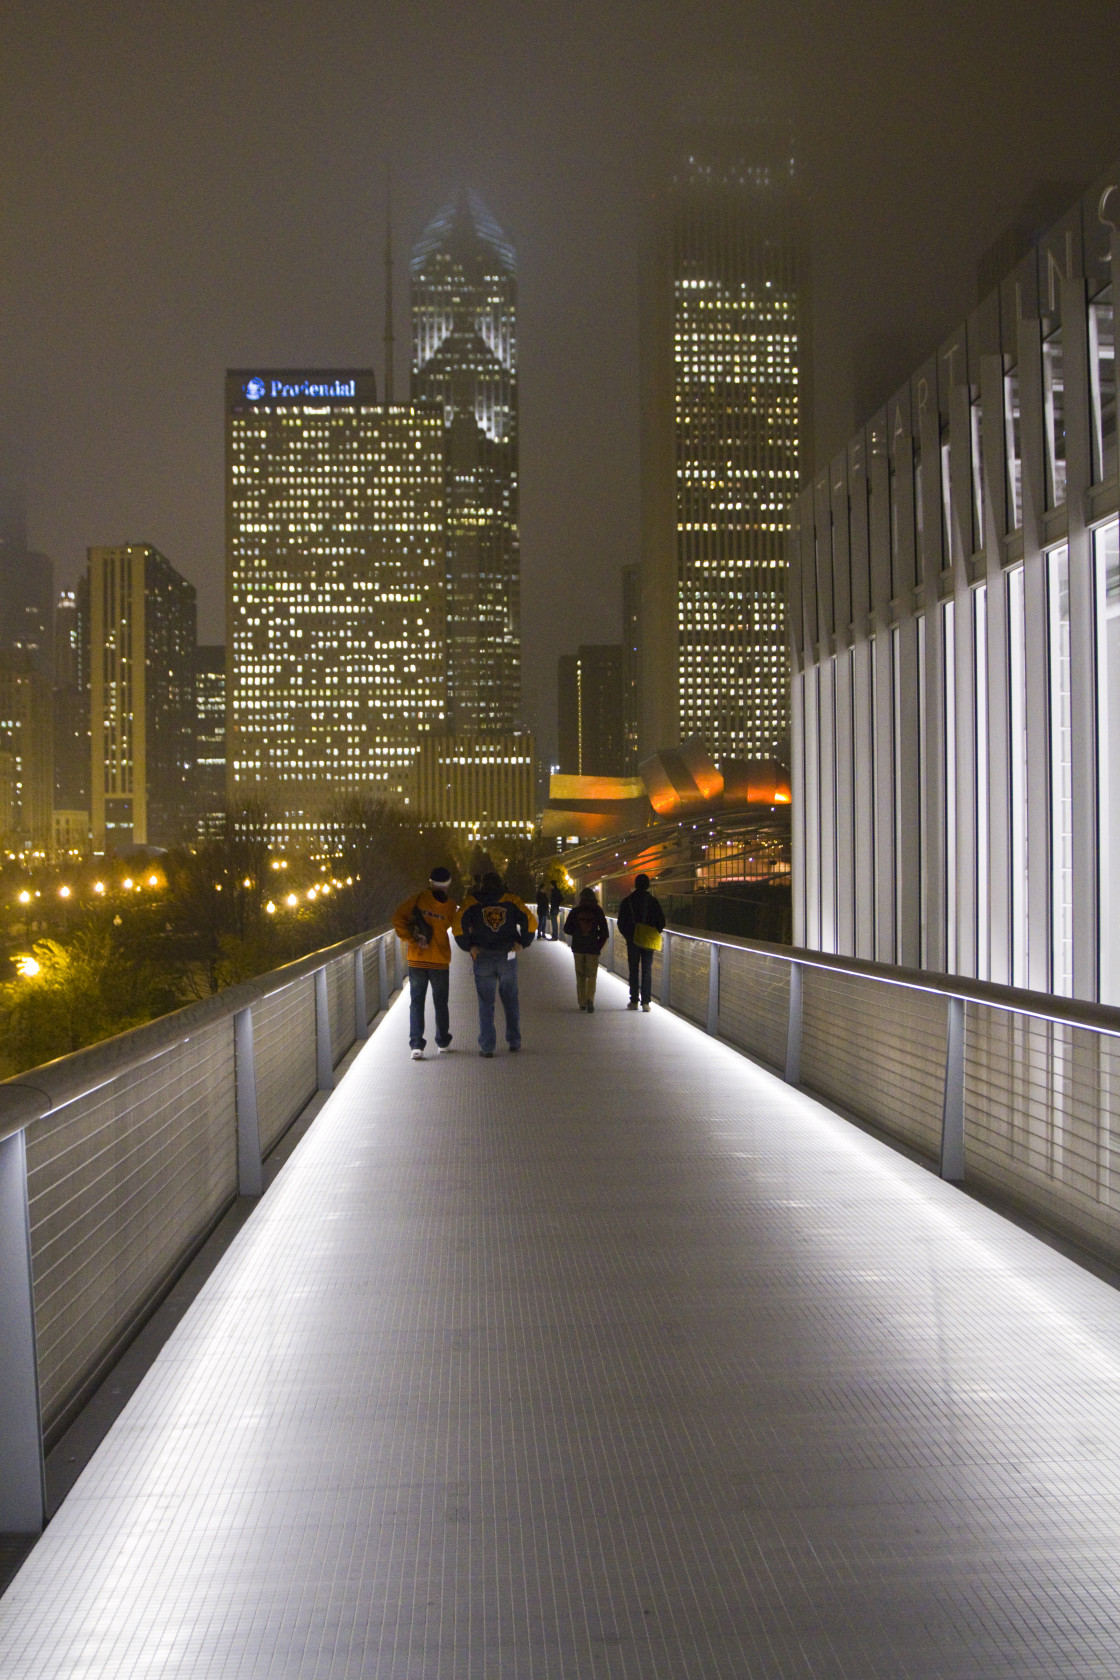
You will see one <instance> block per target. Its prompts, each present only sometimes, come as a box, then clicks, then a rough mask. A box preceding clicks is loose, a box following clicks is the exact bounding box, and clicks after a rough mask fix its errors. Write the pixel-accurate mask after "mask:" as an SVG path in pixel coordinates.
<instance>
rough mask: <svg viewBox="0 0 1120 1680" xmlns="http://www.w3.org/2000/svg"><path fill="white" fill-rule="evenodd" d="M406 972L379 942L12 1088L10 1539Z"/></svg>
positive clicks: (0, 1307) (2, 1320) (6, 1338)
mask: <svg viewBox="0 0 1120 1680" xmlns="http://www.w3.org/2000/svg"><path fill="white" fill-rule="evenodd" d="M402 972H403V970H402V966H401V952H400V946H399V943H398V941H397V939H396V937H395V936H394V934H393V933H392V932H391V930H390V931H386V932H383V933H378V934H376V935H368V934H367V935H363V936H361V937H358V938H355V939H349V940H345V941H344V942H343V943H341V944H339V945H334V946H331V947H330V948H328V949H327V950H323V951H317V952H314V953H313V954H312V955H311V956H308V957H304V958H301V959H300V960H299V961H298V962H294V963H290V964H288V965H287V966H286V967H284V968H280V969H277V970H275V971H274V972H273V973H271V974H266V975H263V976H261V978H259V979H257V980H252V981H248V982H245V983H243V984H240V985H237V986H231V987H229V988H228V989H227V990H225V991H223V992H219V993H217V994H216V995H215V996H214V997H212V998H207V999H205V1000H204V1001H202V1002H200V1003H195V1004H191V1005H189V1006H188V1007H187V1008H185V1009H181V1010H178V1011H176V1013H175V1014H173V1015H167V1016H164V1017H163V1018H162V1019H160V1020H157V1021H152V1022H149V1023H148V1024H147V1025H146V1026H143V1027H137V1028H135V1029H134V1030H133V1031H131V1032H126V1033H121V1034H120V1035H119V1036H118V1037H116V1038H112V1039H108V1040H106V1041H105V1042H104V1043H102V1044H94V1045H91V1046H90V1047H89V1048H88V1049H85V1050H79V1051H76V1052H75V1053H74V1054H73V1055H71V1056H64V1057H62V1058H60V1059H59V1060H58V1061H55V1062H50V1063H48V1064H47V1065H46V1066H45V1067H41V1068H35V1069H34V1070H32V1071H31V1072H30V1073H27V1074H24V1075H21V1076H20V1077H19V1078H18V1079H13V1080H7V1081H5V1082H0V1531H2V1532H8V1533H36V1532H38V1530H39V1528H40V1527H41V1526H42V1522H43V1516H44V1471H43V1465H44V1451H45V1449H47V1448H49V1447H50V1446H51V1445H52V1444H53V1443H54V1442H55V1441H56V1440H57V1439H58V1437H59V1436H60V1435H61V1434H62V1433H63V1432H64V1431H65V1429H66V1428H67V1426H68V1425H69V1423H70V1422H71V1421H72V1420H73V1418H74V1417H75V1416H76V1414H77V1412H78V1411H79V1410H80V1409H81V1407H82V1406H83V1405H84V1403H85V1401H86V1400H87V1399H88V1397H89V1395H90V1393H91V1392H92V1390H93V1389H94V1388H95V1387H96V1386H97V1384H98V1383H99V1382H100V1381H101V1379H102V1377H103V1376H104V1375H105V1373H106V1371H107V1370H108V1369H109V1367H110V1366H111V1365H112V1364H113V1362H114V1360H115V1359H116V1358H117V1357H118V1356H119V1354H120V1352H121V1351H122V1350H123V1348H124V1346H125V1345H126V1344H127V1342H128V1341H129V1340H130V1339H131V1338H132V1336H133V1335H134V1334H135V1332H136V1330H137V1328H138V1326H139V1325H140V1324H141V1323H142V1322H143V1321H144V1319H146V1318H147V1317H148V1316H149V1314H150V1313H151V1311H152V1310H153V1308H154V1306H155V1305H156V1304H158V1302H159V1300H160V1299H162V1297H163V1295H164V1294H166V1292H167V1291H168V1289H170V1287H171V1286H172V1284H173V1283H174V1281H175V1279H176V1278H177V1277H178V1276H179V1274H180V1273H181V1272H182V1270H183V1268H184V1266H185V1265H186V1264H187V1262H188V1261H189V1260H190V1258H191V1257H192V1255H194V1254H195V1253H196V1252H197V1250H198V1249H199V1248H200V1247H201V1245H202V1243H203V1242H205V1240H206V1238H207V1237H208V1236H209V1234H210V1232H211V1231H212V1230H213V1229H214V1227H215V1225H216V1224H217V1223H218V1221H219V1220H220V1219H221V1217H222V1215H223V1214H224V1213H225V1212H226V1210H227V1209H228V1208H229V1207H230V1206H231V1205H232V1203H233V1201H234V1200H235V1199H236V1197H237V1196H238V1195H244V1196H255V1195H259V1194H260V1192H261V1189H262V1183H263V1178H262V1162H263V1160H264V1158H265V1157H266V1156H267V1155H268V1153H269V1151H270V1150H271V1149H272V1148H273V1147H274V1146H275V1144H276V1143H277V1142H278V1141H279V1139H280V1138H281V1136H282V1135H283V1134H284V1132H285V1131H286V1130H287V1129H288V1127H289V1126H290V1125H291V1123H292V1122H293V1121H294V1120H295V1119H296V1117H297V1116H298V1115H299V1114H300V1113H301V1112H302V1111H303V1110H304V1109H305V1108H306V1106H307V1104H308V1102H310V1100H311V1098H312V1097H313V1096H314V1095H315V1093H316V1091H324V1090H330V1089H331V1087H332V1086H333V1084H334V1069H335V1068H336V1067H337V1065H338V1063H339V1061H340V1060H341V1059H342V1057H343V1056H344V1055H345V1054H346V1052H347V1051H348V1050H349V1049H350V1048H351V1046H352V1045H353V1044H354V1043H355V1042H356V1041H357V1040H358V1039H363V1038H365V1037H367V1036H368V1032H369V1027H370V1022H371V1021H372V1020H373V1019H374V1018H375V1017H376V1015H377V1014H378V1012H379V1011H380V1010H381V1009H383V1008H385V1007H386V1006H387V1004H388V1002H389V999H390V997H391V996H392V994H393V992H395V991H396V990H397V988H398V987H399V986H400V984H401V976H402Z"/></svg>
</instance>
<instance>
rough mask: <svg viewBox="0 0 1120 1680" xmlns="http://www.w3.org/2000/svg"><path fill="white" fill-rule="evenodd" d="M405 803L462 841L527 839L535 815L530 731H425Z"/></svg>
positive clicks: (534, 771)
mask: <svg viewBox="0 0 1120 1680" xmlns="http://www.w3.org/2000/svg"><path fill="white" fill-rule="evenodd" d="M410 803H411V805H412V808H413V809H414V811H415V812H416V815H417V816H418V817H419V818H420V820H421V821H424V822H431V823H439V824H441V825H442V826H443V827H444V828H452V829H454V830H455V831H456V833H457V834H458V835H461V836H462V837H463V838H464V839H466V840H471V841H473V840H490V839H496V838H498V837H500V836H502V835H507V836H508V835H512V836H521V837H522V838H523V839H527V838H529V837H530V836H531V835H532V834H533V832H534V829H535V827H536V815H537V812H536V770H535V757H534V745H533V737H532V735H530V734H528V733H527V732H524V731H516V732H513V733H511V734H509V735H492V736H490V737H489V738H488V739H487V740H485V741H480V740H479V738H478V737H477V736H476V735H432V736H428V737H427V738H426V739H425V740H423V741H422V742H421V743H420V751H419V753H418V755H417V759H416V772H415V776H414V780H413V786H412V795H411V801H410Z"/></svg>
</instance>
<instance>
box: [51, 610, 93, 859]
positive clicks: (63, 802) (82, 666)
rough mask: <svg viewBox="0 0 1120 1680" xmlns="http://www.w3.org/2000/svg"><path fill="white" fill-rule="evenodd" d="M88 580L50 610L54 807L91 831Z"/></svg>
mask: <svg viewBox="0 0 1120 1680" xmlns="http://www.w3.org/2000/svg"><path fill="white" fill-rule="evenodd" d="M89 772H90V746H89V579H88V578H82V579H81V581H80V582H79V584H78V587H77V589H60V590H59V592H58V599H57V601H56V602H55V608H54V808H55V810H56V811H70V812H73V813H80V812H83V811H84V812H85V814H86V827H87V828H88V826H89V786H90V783H89Z"/></svg>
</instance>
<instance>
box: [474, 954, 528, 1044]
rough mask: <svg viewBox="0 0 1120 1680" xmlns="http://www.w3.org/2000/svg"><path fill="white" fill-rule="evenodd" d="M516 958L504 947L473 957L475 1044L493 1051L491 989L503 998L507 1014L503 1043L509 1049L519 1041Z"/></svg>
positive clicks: (519, 1023) (494, 1034) (494, 1035)
mask: <svg viewBox="0 0 1120 1680" xmlns="http://www.w3.org/2000/svg"><path fill="white" fill-rule="evenodd" d="M517 961H518V959H517V958H516V957H514V958H512V960H511V959H510V958H509V957H507V955H506V953H505V952H504V951H480V952H479V953H478V956H477V957H476V958H475V960H474V989H475V991H476V992H477V993H478V1048H479V1049H480V1050H484V1051H486V1052H487V1053H488V1054H490V1055H492V1054H493V1051H494V1045H495V1044H496V1042H497V1034H496V1033H495V1031H494V992H495V990H497V993H498V996H499V997H500V998H501V1000H502V1008H503V1010H504V1011H505V1017H506V1043H507V1044H508V1045H509V1046H510V1047H511V1049H514V1048H516V1047H517V1046H518V1045H519V1044H520V1043H521V1006H520V1003H519V1002H518V997H517Z"/></svg>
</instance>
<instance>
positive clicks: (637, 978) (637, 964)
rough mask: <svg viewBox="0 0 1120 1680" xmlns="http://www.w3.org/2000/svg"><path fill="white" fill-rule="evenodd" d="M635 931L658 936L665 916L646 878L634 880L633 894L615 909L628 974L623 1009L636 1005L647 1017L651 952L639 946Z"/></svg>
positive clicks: (651, 964)
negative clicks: (648, 931)
mask: <svg viewBox="0 0 1120 1680" xmlns="http://www.w3.org/2000/svg"><path fill="white" fill-rule="evenodd" d="M639 927H644V928H652V929H653V930H654V931H655V932H656V933H661V932H662V931H663V930H664V927H665V912H664V910H662V908H661V906H660V904H659V903H658V902H657V900H656V898H654V896H653V894H652V893H651V892H650V890H649V876H648V875H637V876H635V878H634V891H633V892H632V893H630V895H629V896H628V897H627V898H624V899H623V901H622V903H621V904H620V905H619V907H618V931H619V933H620V934H621V935H622V937H623V939H625V941H626V962H627V967H628V968H629V970H630V1002H629V1003H628V1004H627V1005H626V1007H627V1009H637V1008H638V1007H639V1005H640V1006H641V1008H642V1009H643V1010H644V1011H645V1013H646V1014H647V1015H648V1014H649V1005H650V994H651V993H652V991H653V952H652V950H650V949H649V948H648V947H647V946H644V945H639V944H638V941H637V939H636V937H635V935H636V933H637V930H638V928H639Z"/></svg>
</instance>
